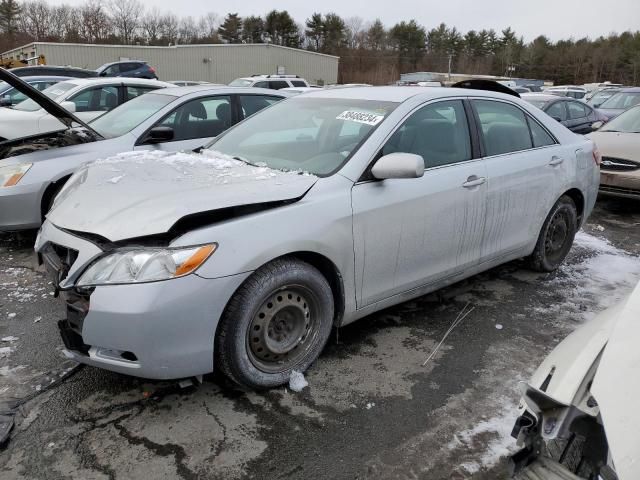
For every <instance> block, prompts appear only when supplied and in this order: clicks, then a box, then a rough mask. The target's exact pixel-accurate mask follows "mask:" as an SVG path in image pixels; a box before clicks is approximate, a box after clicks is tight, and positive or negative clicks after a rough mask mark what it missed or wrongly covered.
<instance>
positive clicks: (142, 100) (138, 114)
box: [91, 93, 177, 138]
mask: <svg viewBox="0 0 640 480" xmlns="http://www.w3.org/2000/svg"><path fill="white" fill-rule="evenodd" d="M176 98H177V97H174V96H173V95H158V94H157V93H147V94H145V95H140V96H139V97H136V98H134V99H132V100H129V101H128V102H127V103H124V104H122V105H120V106H119V107H117V108H114V109H113V110H111V111H110V112H107V113H105V114H104V115H102V116H100V117H98V118H96V119H95V120H94V121H93V122H91V128H93V129H94V130H95V131H97V132H98V133H99V134H100V135H102V136H103V137H104V138H115V137H119V136H121V135H124V134H125V133H129V132H130V131H131V130H133V129H134V128H136V127H137V126H138V125H140V124H141V123H142V122H144V121H145V120H146V119H147V118H149V117H151V116H152V115H155V114H156V113H158V112H159V111H160V110H161V109H162V108H163V107H164V106H165V105H168V104H169V103H171V102H173V101H174V100H175V99H176Z"/></svg>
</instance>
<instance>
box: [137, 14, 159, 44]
mask: <svg viewBox="0 0 640 480" xmlns="http://www.w3.org/2000/svg"><path fill="white" fill-rule="evenodd" d="M142 30H143V32H144V35H145V37H146V40H147V43H148V44H149V45H157V44H158V40H159V39H160V36H161V30H162V14H161V13H160V10H158V9H157V8H156V7H154V8H152V9H151V10H150V11H149V12H147V13H146V14H145V16H144V17H143V18H142Z"/></svg>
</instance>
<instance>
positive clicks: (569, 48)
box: [0, 0, 640, 85]
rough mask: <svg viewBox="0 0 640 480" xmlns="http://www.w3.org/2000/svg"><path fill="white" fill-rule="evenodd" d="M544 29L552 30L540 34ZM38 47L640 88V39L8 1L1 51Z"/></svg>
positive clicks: (393, 74)
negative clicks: (306, 53)
mask: <svg viewBox="0 0 640 480" xmlns="http://www.w3.org/2000/svg"><path fill="white" fill-rule="evenodd" d="M541 27H542V28H544V26H541ZM31 41H46V42H74V43H96V44H126V45H165V46H166V45H177V44H198V43H200V44H205V43H273V44H276V45H283V46H288V47H294V48H303V49H307V50H311V51H315V52H320V53H327V54H331V55H338V56H340V57H341V59H340V70H339V81H340V82H344V83H353V82H363V83H373V84H388V83H391V82H394V81H395V80H397V79H398V78H399V76H400V74H401V73H405V72H411V71H435V72H446V71H448V69H449V68H451V70H452V71H453V72H459V73H467V74H476V75H480V74H491V75H503V76H509V77H525V78H539V79H545V80H551V81H554V82H555V83H573V84H582V83H587V82H599V81H605V80H610V81H613V82H620V83H624V84H627V85H637V84H639V83H640V31H636V32H623V33H620V34H610V35H608V36H606V37H598V38H595V39H591V38H588V37H584V38H579V39H574V38H570V39H565V40H559V41H556V42H553V41H551V40H550V39H549V38H548V37H546V36H544V35H540V36H538V37H537V38H535V39H533V40H532V41H530V42H525V41H524V39H523V37H522V36H519V35H518V34H517V33H516V32H515V31H513V30H512V29H511V28H510V27H507V28H505V29H502V30H500V31H496V30H493V29H489V30H486V29H484V30H471V31H468V32H461V31H459V30H457V29H456V27H450V26H447V25H445V24H444V23H442V24H440V25H438V26H435V27H433V28H431V29H426V28H425V27H424V26H422V25H420V24H418V23H417V22H416V21H415V20H409V21H402V22H399V23H397V24H395V25H393V26H391V27H387V26H385V25H384V24H383V22H382V21H381V20H380V19H377V20H374V21H365V20H364V19H362V18H360V17H349V18H343V17H341V16H340V15H338V14H336V13H326V14H322V13H314V14H313V15H311V16H310V17H309V18H307V19H306V20H305V21H304V22H303V23H299V22H297V21H296V20H295V19H293V18H292V17H291V15H289V13H288V12H287V11H278V10H272V11H270V12H268V13H267V14H265V15H264V16H256V15H253V16H247V17H244V18H243V17H241V16H240V15H238V13H228V14H227V15H226V16H224V17H222V16H220V15H218V14H217V13H215V12H210V13H207V14H206V15H203V16H201V17H199V18H194V17H192V16H183V17H179V16H178V15H176V14H174V13H170V12H161V11H160V10H158V9H157V8H151V9H147V8H145V7H144V5H143V4H142V3H141V1H140V0H87V1H86V2H85V3H84V4H82V5H80V6H70V5H65V4H63V5H49V4H48V3H47V2H46V1H45V0H25V1H18V0H0V51H6V50H8V49H10V48H13V47H16V46H20V45H23V44H25V43H29V42H31Z"/></svg>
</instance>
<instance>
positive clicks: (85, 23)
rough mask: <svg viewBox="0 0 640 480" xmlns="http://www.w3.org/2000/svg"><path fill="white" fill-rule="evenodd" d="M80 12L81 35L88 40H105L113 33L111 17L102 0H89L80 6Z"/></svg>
mask: <svg viewBox="0 0 640 480" xmlns="http://www.w3.org/2000/svg"><path fill="white" fill-rule="evenodd" d="M74 10H75V9H74ZM79 14H80V20H81V22H80V29H79V30H80V35H81V36H82V37H83V38H84V39H85V40H86V41H88V42H91V43H96V42H103V41H105V40H106V39H107V38H108V37H109V35H110V34H111V33H112V31H111V29H112V26H111V19H110V18H109V15H108V14H107V10H106V8H105V6H104V4H103V3H102V1H101V0H89V1H88V2H87V3H85V4H84V5H83V6H82V7H81V8H80V11H79Z"/></svg>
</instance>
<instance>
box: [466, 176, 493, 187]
mask: <svg viewBox="0 0 640 480" xmlns="http://www.w3.org/2000/svg"><path fill="white" fill-rule="evenodd" d="M486 181H487V179H486V178H485V177H478V176H477V175H471V176H470V177H469V178H467V181H466V182H464V183H463V184H462V186H463V187H464V188H473V187H478V186H480V185H482V184H483V183H484V182H486Z"/></svg>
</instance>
